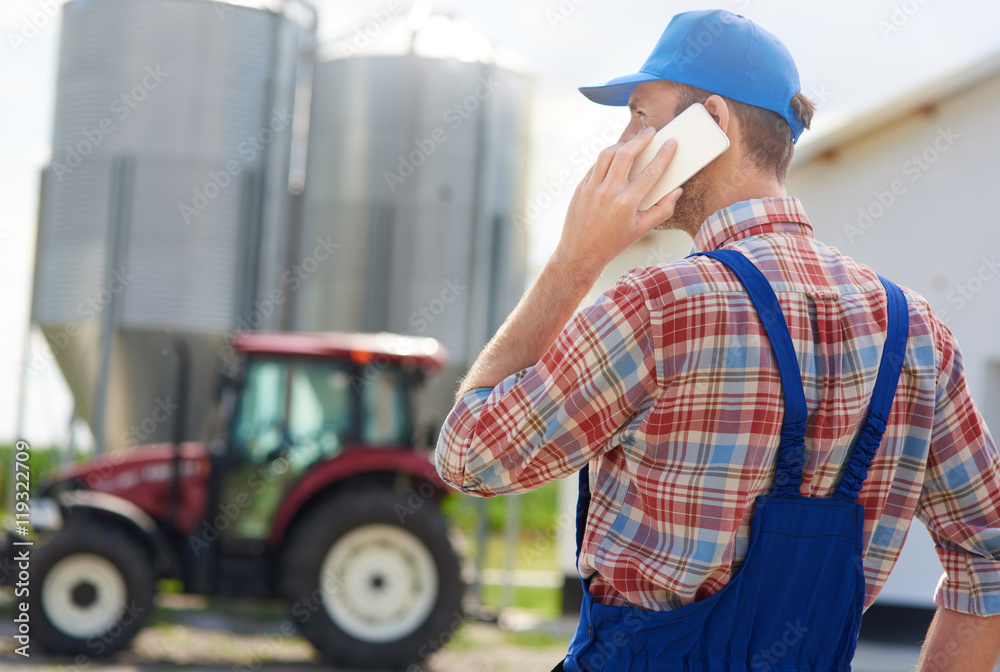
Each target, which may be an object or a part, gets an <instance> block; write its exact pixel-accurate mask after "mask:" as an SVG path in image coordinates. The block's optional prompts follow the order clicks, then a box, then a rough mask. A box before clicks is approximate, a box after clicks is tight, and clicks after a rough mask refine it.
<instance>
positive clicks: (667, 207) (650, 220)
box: [638, 187, 684, 235]
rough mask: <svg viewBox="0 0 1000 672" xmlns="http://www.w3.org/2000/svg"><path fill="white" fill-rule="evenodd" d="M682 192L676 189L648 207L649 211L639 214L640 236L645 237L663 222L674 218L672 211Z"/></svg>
mask: <svg viewBox="0 0 1000 672" xmlns="http://www.w3.org/2000/svg"><path fill="white" fill-rule="evenodd" d="M683 191H684V190H683V189H681V188H680V187H677V188H676V189H674V190H673V191H671V192H670V193H669V194H667V195H666V196H664V197H663V198H661V199H660V200H658V201H657V202H656V203H654V204H653V205H652V206H650V208H649V210H646V211H644V212H640V213H639V221H638V225H639V229H640V230H641V231H642V235H646V234H647V233H649V232H650V231H652V230H653V229H655V228H656V226H657V225H658V224H660V223H662V222H665V221H667V220H668V219H670V218H671V217H673V216H674V210H675V209H676V207H677V199H678V198H680V197H681V193H682V192H683Z"/></svg>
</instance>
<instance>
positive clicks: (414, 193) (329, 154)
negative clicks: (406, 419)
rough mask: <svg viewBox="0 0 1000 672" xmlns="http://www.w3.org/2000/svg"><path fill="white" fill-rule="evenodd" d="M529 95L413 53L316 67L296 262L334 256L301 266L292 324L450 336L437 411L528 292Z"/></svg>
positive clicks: (501, 79)
mask: <svg viewBox="0 0 1000 672" xmlns="http://www.w3.org/2000/svg"><path fill="white" fill-rule="evenodd" d="M530 89H531V81H530V78H529V77H528V76H526V75H524V74H522V73H521V72H518V71H516V70H512V69H508V68H504V67H501V66H498V65H496V64H495V63H492V62H490V63H486V62H468V61H462V60H458V59H456V58H428V57H423V56H420V55H418V54H415V53H412V52H411V53H406V54H401V55H388V56H386V55H379V56H374V55H373V56H366V55H358V56H354V57H352V58H337V59H333V60H329V61H326V62H322V63H320V64H318V65H317V68H316V76H315V82H314V88H313V109H312V112H311V114H310V119H311V123H310V138H309V163H308V170H307V173H306V191H305V205H304V219H303V227H302V235H301V245H300V254H301V256H302V258H308V256H309V255H310V254H312V252H313V250H314V249H315V248H316V245H317V240H318V239H323V238H326V237H329V239H328V240H327V242H328V243H330V242H332V243H334V244H335V245H336V246H337V247H336V250H335V251H334V253H333V255H332V257H331V259H330V260H328V261H322V262H320V263H316V264H313V265H312V266H313V270H312V273H310V274H309V275H308V276H306V274H305V271H306V270H308V269H306V268H303V273H302V275H303V276H305V278H304V281H303V282H302V286H301V289H299V290H298V299H297V301H296V306H295V320H294V323H295V324H296V326H297V327H298V328H299V329H303V330H324V329H336V330H357V331H377V330H383V329H384V330H388V331H392V332H398V333H406V334H415V335H422V336H433V337H435V338H438V339H440V340H441V341H443V343H444V344H445V346H446V347H447V349H448V351H449V354H450V360H451V361H450V366H449V368H448V370H447V371H446V372H445V375H443V376H441V377H439V379H438V381H437V383H436V384H435V385H434V386H433V387H432V388H431V390H430V395H431V404H430V405H431V407H432V411H431V414H432V416H433V415H437V416H440V413H441V412H442V411H443V410H446V409H447V408H448V407H450V396H451V395H452V394H453V392H454V384H455V379H456V377H457V376H458V375H460V374H462V373H464V371H465V370H467V368H468V366H469V365H470V364H471V363H472V361H473V360H474V359H475V356H476V355H477V354H478V352H479V350H480V349H481V348H482V346H483V345H484V344H485V342H486V341H487V340H488V339H489V337H490V336H491V335H492V334H493V332H494V331H495V330H496V328H497V327H498V326H499V325H500V323H501V322H502V320H503V319H504V317H505V316H506V315H507V313H508V312H509V310H510V309H511V308H513V306H514V305H515V304H516V302H517V300H518V298H519V297H520V295H521V293H522V292H523V290H524V282H525V260H526V246H527V231H526V230H525V227H524V219H523V217H521V215H522V213H523V207H524V198H525V196H524V194H525V184H524V181H525V180H524V178H525V169H526V162H527V152H528V134H529V129H528V113H529V104H530V99H529V97H530ZM438 419H440V418H438Z"/></svg>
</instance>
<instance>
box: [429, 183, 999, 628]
mask: <svg viewBox="0 0 1000 672" xmlns="http://www.w3.org/2000/svg"><path fill="white" fill-rule="evenodd" d="M695 247H696V249H697V250H699V251H701V250H714V249H719V248H723V247H725V248H729V249H736V250H739V251H740V252H742V253H743V254H745V255H747V256H748V257H749V258H750V259H751V260H752V261H753V262H754V263H755V264H756V265H757V267H758V268H760V269H761V271H763V273H764V275H765V276H767V279H768V280H769V281H770V283H771V285H772V287H773V288H774V290H775V292H776V294H777V296H778V299H779V301H780V303H781V307H782V310H783V311H784V314H785V319H786V321H787V322H788V325H789V329H790V331H791V335H792V341H793V343H794V345H795V350H796V353H797V356H798V362H799V367H800V369H801V371H802V382H803V384H804V386H805V395H806V400H807V404H808V411H809V421H808V430H807V437H806V445H805V455H806V458H805V459H806V462H805V464H804V468H803V481H802V486H801V492H802V493H803V494H804V495H807V496H812V497H824V496H828V495H831V494H832V493H833V490H834V488H835V487H836V485H837V482H838V479H839V476H840V473H841V466H842V465H844V464H845V462H846V461H847V458H848V453H847V451H848V449H849V447H850V446H851V445H852V441H853V439H854V436H855V435H856V434H857V432H858V431H859V429H860V427H861V424H862V421H863V418H864V413H865V410H866V409H867V405H868V400H869V395H870V394H871V391H872V387H873V385H874V383H875V376H876V374H877V368H878V362H879V357H880V355H881V351H882V345H883V343H884V341H885V335H884V329H885V323H886V299H885V293H884V290H883V289H882V287H881V284H880V283H879V281H878V279H877V277H876V275H875V273H874V272H873V271H872V270H871V269H869V268H867V267H865V266H862V265H860V264H857V263H855V262H854V261H852V260H851V259H849V258H847V257H844V256H842V255H841V254H840V253H839V252H838V251H837V250H835V249H832V248H829V247H826V246H824V245H822V244H821V243H819V242H818V241H817V240H816V239H815V237H814V236H813V233H812V227H811V226H810V224H809V220H808V219H807V218H806V215H805V213H804V212H803V210H802V207H801V205H800V204H799V202H798V200H796V199H793V198H770V199H763V200H753V201H745V202H741V203H737V204H735V205H733V206H731V207H729V208H726V209H724V210H720V211H719V212H716V213H715V214H714V215H712V216H711V217H710V218H709V219H708V220H706V221H705V223H704V224H703V225H702V227H701V230H700V231H699V233H698V235H697V236H696V238H695ZM904 292H905V294H906V297H907V302H908V304H909V312H910V332H909V342H908V345H907V351H906V359H905V362H904V365H903V372H902V375H901V377H900V384H899V387H898V389H897V391H896V397H895V402H894V404H893V407H892V413H891V417H890V418H889V423H888V428H887V430H886V433H885V438H884V439H883V442H882V445H881V447H880V449H879V452H878V453H877V455H876V457H875V460H874V462H873V464H872V467H871V469H870V470H869V472H868V478H867V480H866V481H865V484H864V487H863V489H862V491H861V495H860V498H859V501H860V502H861V503H862V504H863V505H864V507H865V525H864V549H865V557H864V570H865V579H866V588H867V594H866V597H865V606H866V607H867V606H869V605H871V603H872V602H873V601H874V599H875V597H876V595H878V592H879V590H880V589H881V587H882V585H883V584H884V583H885V580H886V578H887V577H888V576H889V572H890V570H891V569H892V568H893V565H894V564H895V563H896V560H897V558H898V557H899V552H900V549H901V547H902V545H903V540H904V539H905V538H906V533H907V530H908V528H909V526H910V522H911V520H912V518H913V517H914V516H916V517H917V518H919V519H920V520H921V521H923V522H924V523H925V524H926V525H927V528H928V529H929V531H930V534H931V536H932V537H933V539H934V541H935V544H936V547H937V552H938V555H939V557H940V560H941V563H942V565H943V566H944V570H945V573H944V575H943V576H942V578H941V581H940V582H939V584H938V588H937V591H936V593H935V595H934V600H935V602H936V603H937V604H938V605H941V606H944V607H948V608H951V609H955V610H958V611H963V612H968V613H974V614H979V615H988V614H1000V456H998V454H997V449H996V446H995V445H994V443H993V440H992V439H991V438H990V435H989V433H988V430H987V428H986V425H985V423H984V421H983V419H982V417H981V416H980V414H979V411H978V410H977V408H976V406H975V404H974V403H973V401H972V397H971V396H970V393H969V389H968V386H967V383H966V378H965V374H964V370H963V366H962V357H961V353H960V352H959V349H958V345H957V343H956V342H955V338H954V336H953V335H952V333H951V332H950V331H949V330H948V328H947V327H946V326H945V325H944V324H943V323H942V322H941V321H940V320H938V319H937V318H935V317H934V316H933V315H932V314H931V310H930V308H929V307H928V305H927V302H926V300H925V299H923V298H922V297H921V296H919V295H918V294H916V293H914V292H912V291H909V290H904ZM783 410H784V402H783V395H782V389H781V384H780V380H779V377H778V370H777V368H776V366H775V360H774V356H773V353H772V351H771V348H770V344H769V342H768V340H767V337H766V335H765V333H764V330H763V327H762V325H761V322H760V320H759V318H758V316H757V314H756V311H755V310H754V308H753V305H752V304H751V302H750V299H749V297H748V295H747V294H746V292H745V291H744V290H743V287H742V285H740V283H739V281H738V280H737V279H736V277H735V276H734V275H733V274H732V273H731V272H730V271H729V270H727V269H726V268H725V267H723V266H722V265H721V264H719V263H717V262H714V261H712V260H710V259H707V258H704V257H697V258H692V259H684V260H680V261H676V262H673V263H670V264H661V265H657V266H650V267H644V268H636V269H633V270H632V271H630V272H628V273H626V274H625V275H624V276H622V277H621V278H620V279H619V280H618V283H617V284H616V285H615V286H614V287H613V288H612V289H610V290H608V291H607V292H605V293H604V294H603V295H602V296H601V297H600V298H599V299H598V301H597V302H596V303H594V304H593V305H591V306H588V307H586V308H583V309H582V310H580V311H579V312H577V314H576V315H575V316H574V318H573V319H572V320H571V321H570V322H569V323H568V324H567V325H566V327H565V328H564V329H563V331H562V333H560V334H559V336H558V338H557V339H556V341H555V343H554V344H553V345H552V347H550V348H549V350H548V351H547V352H546V353H545V355H544V356H543V357H542V359H541V360H540V361H539V362H538V363H537V364H536V365H535V366H533V367H530V368H527V369H524V370H522V371H520V372H518V373H516V374H514V375H511V376H510V377H508V378H506V379H505V380H503V381H502V382H500V383H499V384H498V385H497V386H496V387H495V388H479V389H475V390H472V391H470V392H469V393H468V394H466V395H465V396H464V397H463V398H462V399H461V400H460V401H459V403H458V404H457V405H456V406H455V408H454V409H452V411H451V413H450V414H449V416H448V419H447V421H446V422H445V424H444V426H443V428H442V431H441V435H440V439H439V442H438V447H437V454H436V461H437V468H438V471H439V473H440V474H441V476H442V477H443V478H444V479H445V480H446V481H448V482H449V483H452V484H453V485H455V486H456V487H458V488H459V489H461V490H463V491H465V492H468V493H471V494H476V495H480V496H484V497H488V496H492V495H498V494H504V493H515V492H523V491H526V490H531V489H532V488H536V487H538V486H540V485H542V484H544V483H547V482H549V481H552V480H555V479H558V478H564V477H567V476H569V475H571V474H573V473H575V472H577V471H578V470H579V469H581V468H582V467H583V466H584V465H585V464H587V463H588V462H589V463H590V474H591V480H590V482H591V491H592V493H593V495H592V501H591V505H590V509H589V512H588V516H587V523H586V532H585V535H584V540H583V549H582V552H581V554H580V558H579V570H580V573H581V574H582V575H583V576H592V582H591V584H590V591H591V593H592V594H593V595H594V597H595V599H596V600H597V601H598V602H600V603H604V604H615V605H620V604H632V605H635V606H640V607H644V608H647V609H652V610H665V609H672V608H676V607H678V606H682V605H687V604H691V603H692V602H695V601H697V600H699V599H702V598H705V597H707V596H708V595H711V594H712V593H714V592H716V591H717V590H719V589H720V588H721V587H722V586H724V585H725V584H726V582H727V581H728V580H729V578H730V576H732V574H733V572H734V571H735V570H736V569H737V568H738V567H739V565H740V563H741V561H742V559H743V557H744V556H745V554H746V550H747V542H748V532H749V525H750V520H751V517H752V513H753V502H754V498H755V497H757V496H758V495H761V494H764V493H766V492H767V491H768V489H769V488H770V487H771V482H772V480H773V475H774V468H775V459H776V448H777V446H778V440H779V432H780V429H781V422H782V415H783ZM782 561H784V562H810V561H811V560H810V559H809V558H786V559H783V560H782Z"/></svg>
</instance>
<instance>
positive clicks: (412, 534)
mask: <svg viewBox="0 0 1000 672" xmlns="http://www.w3.org/2000/svg"><path fill="white" fill-rule="evenodd" d="M411 504H412V502H407V500H406V498H405V497H404V496H402V495H399V494H397V493H396V492H395V491H393V490H392V489H390V488H388V487H385V486H379V485H374V484H373V485H369V486H367V487H357V486H351V487H350V488H348V489H347V490H344V491H341V492H340V493H338V494H337V495H335V496H333V497H331V498H330V499H328V500H326V501H325V502H322V503H320V504H319V505H317V506H316V507H314V508H312V509H311V510H310V511H308V512H307V513H306V514H305V518H304V519H303V520H302V521H300V523H299V524H297V525H296V527H295V529H294V530H293V532H292V534H291V539H290V541H289V545H288V551H287V552H286V554H285V556H284V558H283V562H282V565H281V572H282V587H283V593H284V595H285V597H286V598H287V599H288V600H289V602H290V603H291V613H292V618H293V619H294V621H295V623H296V624H297V626H298V628H299V629H300V630H301V631H302V633H303V635H305V637H306V638H307V639H309V641H311V642H312V643H313V645H314V646H315V647H316V648H317V649H319V651H320V652H321V653H322V654H323V656H324V657H325V658H326V659H327V660H328V661H329V662H330V663H332V664H334V665H338V666H342V667H348V668H363V669H383V670H385V669H403V668H405V667H406V666H408V665H410V664H412V663H416V662H418V661H420V660H422V659H424V658H426V657H427V656H429V655H430V654H431V653H433V652H434V651H436V650H437V649H438V648H440V646H441V645H443V644H444V643H445V642H446V641H447V640H448V638H449V637H450V636H451V635H452V634H453V633H454V631H455V630H456V629H457V628H458V626H459V625H460V624H461V622H462V612H461V602H462V594H463V590H464V586H463V584H462V581H461V577H460V572H459V561H458V557H457V555H456V554H455V551H454V549H453V548H452V545H451V542H450V540H449V539H448V531H447V527H446V525H445V522H444V520H443V519H442V518H441V515H440V513H439V511H438V509H437V506H435V505H434V504H433V503H432V502H430V501H426V500H421V502H420V503H419V504H420V505H419V506H416V507H414V506H411Z"/></svg>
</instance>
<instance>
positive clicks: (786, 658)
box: [556, 250, 909, 672]
mask: <svg viewBox="0 0 1000 672" xmlns="http://www.w3.org/2000/svg"><path fill="white" fill-rule="evenodd" d="M703 254H704V256H709V257H713V258H714V259H716V260H718V261H720V262H722V263H723V264H725V265H726V266H727V267H729V269H730V270H732V271H733V272H734V273H735V274H736V276H737V277H739V279H740V281H741V282H742V283H743V286H744V287H745V288H746V290H747V292H748V293H749V295H750V299H751V300H752V302H753V304H754V307H755V308H756V310H757V313H758V315H759V316H760V318H761V321H762V322H763V324H764V329H765V331H766V333H767V336H768V338H769V340H770V342H771V347H772V349H773V351H774V355H775V358H776V360H777V365H778V369H779V373H780V376H781V386H782V389H783V391H784V394H785V416H784V425H783V427H782V430H781V442H780V444H779V446H778V459H777V467H776V471H775V478H774V485H773V486H772V488H771V491H770V493H768V494H766V495H761V496H760V497H758V498H757V499H756V501H755V503H754V513H753V520H752V523H751V527H750V542H749V546H748V548H747V553H746V557H745V558H744V561H743V564H742V565H741V566H740V567H739V569H738V570H737V571H736V573H735V574H734V575H733V576H732V578H731V579H730V581H729V583H727V584H726V585H725V586H724V587H723V588H722V589H721V590H719V591H718V592H716V593H714V594H713V595H710V596H709V597H707V598H705V599H703V600H700V601H698V602H695V603H693V604H690V605H687V606H684V607H680V608H678V609H675V610H671V611H649V610H646V609H639V608H635V607H613V606H607V605H602V604H597V603H595V602H594V599H593V598H592V597H591V595H590V592H589V591H588V590H587V586H588V584H589V580H585V581H584V601H583V607H582V609H581V613H580V625H579V627H578V628H577V631H576V635H575V636H574V637H573V640H572V641H571V642H570V646H569V653H568V655H567V656H566V658H565V660H564V661H562V662H561V663H560V665H559V666H557V667H556V669H559V668H560V666H561V667H562V668H563V669H565V670H566V671H567V672H580V671H586V672H593V671H596V670H609V671H611V670H613V671H614V672H654V671H657V670H677V671H681V670H683V671H686V672H687V671H692V672H693V671H697V672H737V671H739V672H745V671H748V670H753V671H760V672H763V671H764V670H771V671H774V672H778V671H781V672H829V671H834V670H836V671H838V672H839V671H849V670H850V669H851V659H852V658H853V657H854V649H855V647H856V646H857V638H858V629H859V628H860V626H861V613H862V609H863V606H864V598H865V579H864V572H863V567H862V561H863V556H862V530H863V526H864V508H863V507H862V506H861V504H859V503H858V502H857V497H858V492H859V491H860V489H861V484H862V483H863V482H864V480H865V477H866V476H867V473H868V467H869V466H870V465H871V460H872V457H873V456H874V454H875V451H876V450H877V449H878V446H879V443H880V442H881V440H882V434H883V432H884V431H885V425H886V421H887V418H888V416H889V410H890V408H891V407H892V400H893V397H894V396H895V393H896V386H897V384H898V381H899V375H900V371H901V369H902V364H903V358H904V355H905V353H906V339H907V332H908V331H909V313H908V308H907V305H906V297H905V296H903V292H902V291H901V290H900V289H899V287H897V286H896V285H894V284H893V283H891V282H889V281H888V280H886V279H884V278H881V277H880V278H879V279H880V280H881V281H882V285H883V286H884V287H885V290H886V293H887V296H888V331H887V337H886V343H885V347H884V349H883V352H882V359H881V362H880V364H879V372H878V377H877V379H876V381H875V387H874V391H873V393H872V398H871V401H870V402H869V407H868V413H867V416H866V418H865V423H864V426H863V427H862V429H861V432H860V434H859V435H858V438H857V440H856V441H855V443H854V449H853V451H852V453H851V457H850V461H849V463H848V465H847V467H846V470H845V472H844V475H843V477H842V478H841V481H840V483H839V485H838V486H837V490H836V492H835V493H834V494H833V495H832V496H830V497H803V496H801V495H800V494H799V485H800V484H801V483H802V460H803V448H804V441H805V433H806V399H805V393H804V391H803V388H802V377H801V375H800V373H799V367H798V362H797V360H796V358H795V351H794V349H793V347H792V339H791V336H790V335H789V332H788V327H787V326H786V324H785V318H784V315H783V314H782V312H781V307H780V306H779V305H778V300H777V297H776V296H775V294H774V290H772V289H771V286H770V285H769V284H768V282H767V280H766V279H765V278H764V275H763V274H762V273H761V272H760V271H759V270H757V268H756V267H755V266H754V265H753V264H752V263H751V262H750V261H749V260H748V259H747V258H746V257H744V256H743V255H742V254H740V253H739V252H736V251H735V250H719V251H716V252H706V253H703ZM587 472H588V470H587V468H584V470H583V471H582V472H581V473H580V498H579V500H578V502H577V559H579V554H580V546H581V544H582V540H583V525H584V522H585V520H586V515H587V508H588V506H589V504H590V486H589V478H588V473H587Z"/></svg>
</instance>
